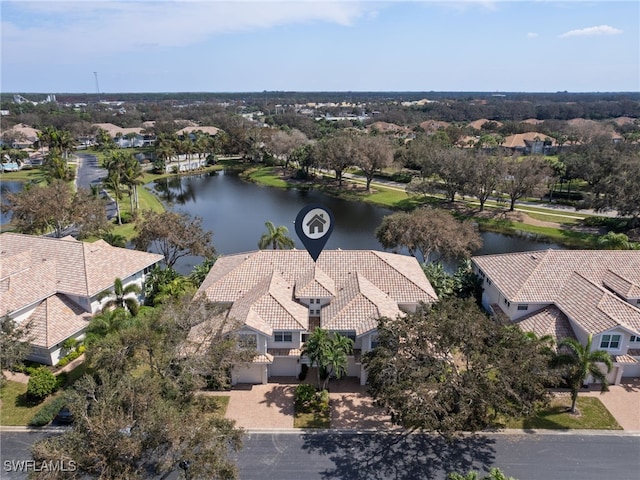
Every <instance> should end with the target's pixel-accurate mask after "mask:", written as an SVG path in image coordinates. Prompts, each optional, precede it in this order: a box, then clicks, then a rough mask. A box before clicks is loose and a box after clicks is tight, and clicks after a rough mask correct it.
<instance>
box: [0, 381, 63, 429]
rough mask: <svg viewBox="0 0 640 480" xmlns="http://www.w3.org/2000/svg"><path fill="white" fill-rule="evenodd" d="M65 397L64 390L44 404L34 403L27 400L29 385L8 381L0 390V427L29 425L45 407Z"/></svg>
mask: <svg viewBox="0 0 640 480" xmlns="http://www.w3.org/2000/svg"><path fill="white" fill-rule="evenodd" d="M61 395H63V390H58V391H57V392H56V393H55V394H53V395H51V396H49V397H47V398H46V399H45V400H44V401H43V402H40V403H34V402H31V401H29V400H28V399H27V384H26V383H19V382H12V381H8V382H7V384H6V385H5V387H4V388H3V389H2V390H0V399H2V408H0V425H10V426H15V425H27V424H28V423H29V421H31V419H32V418H33V416H34V415H35V414H36V413H37V412H38V410H40V409H41V408H42V407H43V406H44V405H47V404H48V403H51V402H52V401H53V400H54V399H55V398H57V397H59V396H61Z"/></svg>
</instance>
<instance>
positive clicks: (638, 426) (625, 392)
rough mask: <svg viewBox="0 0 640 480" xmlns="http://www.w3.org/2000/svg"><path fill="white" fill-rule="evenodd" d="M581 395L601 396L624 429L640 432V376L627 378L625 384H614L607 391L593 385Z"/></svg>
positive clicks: (601, 399)
mask: <svg viewBox="0 0 640 480" xmlns="http://www.w3.org/2000/svg"><path fill="white" fill-rule="evenodd" d="M580 395H584V396H590V397H597V398H599V399H600V401H601V402H602V403H603V404H604V406H605V407H607V410H609V412H611V415H613V416H614V417H615V419H616V420H617V421H618V423H619V424H620V426H621V427H622V428H623V429H624V430H628V431H632V432H639V433H640V378H634V379H632V380H628V381H627V380H626V379H625V383H624V384H621V385H612V386H610V387H609V391H608V392H605V393H600V390H599V388H597V387H596V386H592V387H591V388H590V390H589V391H588V392H580Z"/></svg>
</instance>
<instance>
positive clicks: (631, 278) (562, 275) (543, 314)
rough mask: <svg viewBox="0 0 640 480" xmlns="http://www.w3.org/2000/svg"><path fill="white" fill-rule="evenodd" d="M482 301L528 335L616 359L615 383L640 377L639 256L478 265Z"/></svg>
mask: <svg viewBox="0 0 640 480" xmlns="http://www.w3.org/2000/svg"><path fill="white" fill-rule="evenodd" d="M472 262H473V266H474V271H475V272H476V273H477V274H478V275H479V276H480V277H481V279H482V282H483V288H484V291H483V294H482V301H483V304H484V306H485V308H487V309H488V310H489V311H492V312H494V313H500V312H502V313H504V314H505V315H506V316H507V317H508V318H509V319H510V320H511V321H513V322H515V323H517V324H518V325H519V326H520V327H521V328H522V329H523V330H524V331H530V332H534V333H535V334H536V335H538V336H541V335H551V336H552V337H553V338H554V339H555V340H556V341H559V340H561V339H562V338H565V337H574V338H575V339H577V340H578V341H579V342H581V343H582V344H583V345H585V344H586V342H587V339H588V337H589V335H592V336H593V349H595V350H605V351H607V352H609V353H610V354H611V357H612V360H613V362H614V368H613V370H612V371H611V372H610V374H609V377H608V380H609V382H610V383H612V384H618V383H620V381H621V379H622V378H626V377H640V251H634V250H627V251H612V250H546V251H535V252H522V253H508V254H502V255H485V256H478V257H473V258H472Z"/></svg>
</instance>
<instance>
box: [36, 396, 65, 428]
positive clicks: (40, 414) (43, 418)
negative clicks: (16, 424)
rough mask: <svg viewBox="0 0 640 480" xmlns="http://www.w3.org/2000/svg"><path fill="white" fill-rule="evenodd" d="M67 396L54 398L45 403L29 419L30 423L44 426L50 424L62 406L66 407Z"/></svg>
mask: <svg viewBox="0 0 640 480" xmlns="http://www.w3.org/2000/svg"><path fill="white" fill-rule="evenodd" d="M64 404H65V398H64V397H58V398H54V399H53V400H52V401H50V402H49V403H47V404H45V405H43V406H42V407H41V408H40V409H39V410H38V411H37V412H36V414H35V415H34V416H33V418H32V419H31V420H30V421H29V425H30V426H32V427H43V426H44V425H48V424H49V423H51V422H52V421H53V419H54V418H56V415H57V414H58V412H59V411H60V409H61V408H62V407H64Z"/></svg>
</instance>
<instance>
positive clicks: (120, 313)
mask: <svg viewBox="0 0 640 480" xmlns="http://www.w3.org/2000/svg"><path fill="white" fill-rule="evenodd" d="M129 318H130V317H129V315H128V314H127V312H126V311H125V310H124V309H122V308H116V309H114V310H108V311H103V312H100V313H99V314H98V315H96V316H94V317H93V318H92V319H91V321H90V322H89V325H88V326H87V343H88V344H91V343H92V342H93V340H95V339H97V338H101V337H104V336H106V335H108V334H110V333H113V332H117V331H118V330H121V329H122V328H123V327H125V326H127V324H128V323H129V322H128V321H127V320H129Z"/></svg>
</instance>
